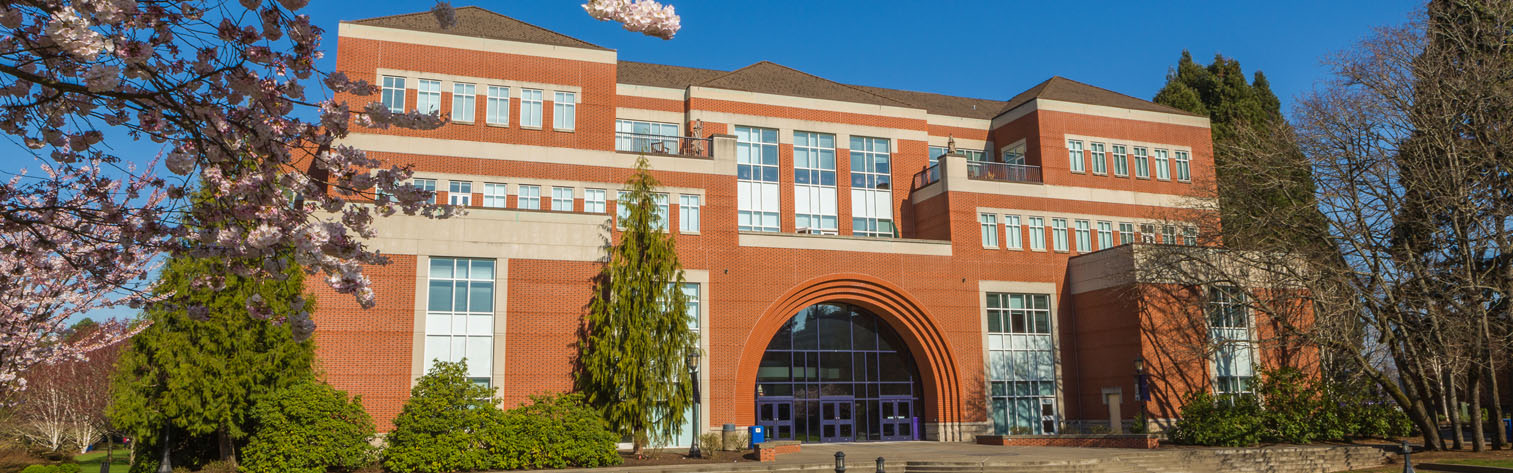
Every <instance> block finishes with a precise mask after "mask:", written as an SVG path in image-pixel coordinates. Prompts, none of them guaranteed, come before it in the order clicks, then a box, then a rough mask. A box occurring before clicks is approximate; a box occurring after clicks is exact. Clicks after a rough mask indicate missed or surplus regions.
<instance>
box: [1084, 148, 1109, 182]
mask: <svg viewBox="0 0 1513 473" xmlns="http://www.w3.org/2000/svg"><path fill="white" fill-rule="evenodd" d="M1088 147H1090V148H1092V154H1093V156H1092V161H1093V174H1098V175H1104V174H1108V155H1106V154H1104V152H1103V143H1093V144H1090V145H1088Z"/></svg>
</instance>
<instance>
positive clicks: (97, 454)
mask: <svg viewBox="0 0 1513 473" xmlns="http://www.w3.org/2000/svg"><path fill="white" fill-rule="evenodd" d="M115 452H116V455H115V461H112V462H110V473H126V472H127V470H130V469H131V463H129V462H128V461H127V460H129V459H130V458H131V452H130V451H129V450H127V449H124V448H121V447H119V446H117V447H116V448H115ZM74 461H76V462H79V467H80V468H79V471H80V472H81V473H99V471H100V464H101V463H105V451H104V450H95V451H93V452H89V453H86V454H83V455H79V456H76V457H74Z"/></svg>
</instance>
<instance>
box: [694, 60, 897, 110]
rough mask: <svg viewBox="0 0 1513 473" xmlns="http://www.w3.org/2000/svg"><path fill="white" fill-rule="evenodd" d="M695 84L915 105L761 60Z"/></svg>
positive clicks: (861, 101)
mask: <svg viewBox="0 0 1513 473" xmlns="http://www.w3.org/2000/svg"><path fill="white" fill-rule="evenodd" d="M694 85H697V86H700V87H710V88H715V89H726V90H740V91H745V92H757V93H763V94H774V95H787V96H790V97H806V98H812V99H825V100H838V101H842V102H854V103H866V104H873V105H887V106H892V107H912V106H913V105H912V104H909V103H905V102H901V101H898V100H894V99H891V98H888V97H884V96H881V95H878V94H874V93H872V92H868V91H865V90H862V89H859V88H856V87H852V86H849V85H846V84H842V83H839V82H835V81H832V80H830V79H826V78H823V77H819V76H816V75H813V74H809V73H806V72H803V71H799V70H797V69H793V68H791V67H787V66H783V65H780V64H777V63H773V62H771V61H762V62H758V63H756V64H752V65H750V66H746V67H743V68H740V69H736V70H734V71H731V72H729V73H727V74H725V75H722V76H719V77H715V78H713V79H709V80H706V81H703V82H699V83H697V84H694Z"/></svg>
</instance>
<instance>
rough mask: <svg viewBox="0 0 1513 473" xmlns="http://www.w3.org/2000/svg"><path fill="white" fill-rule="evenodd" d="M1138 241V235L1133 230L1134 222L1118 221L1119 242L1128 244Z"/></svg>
mask: <svg viewBox="0 0 1513 473" xmlns="http://www.w3.org/2000/svg"><path fill="white" fill-rule="evenodd" d="M1137 241H1140V235H1139V234H1138V233H1136V232H1135V223H1134V222H1119V244H1120V245H1129V244H1133V243H1135V242H1137Z"/></svg>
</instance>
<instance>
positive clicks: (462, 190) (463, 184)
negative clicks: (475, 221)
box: [447, 181, 473, 207]
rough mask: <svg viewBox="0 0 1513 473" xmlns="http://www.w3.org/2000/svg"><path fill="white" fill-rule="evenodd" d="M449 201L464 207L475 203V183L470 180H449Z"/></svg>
mask: <svg viewBox="0 0 1513 473" xmlns="http://www.w3.org/2000/svg"><path fill="white" fill-rule="evenodd" d="M447 203H449V204H452V205H461V206H464V207H466V206H469V205H473V183H472V182H469V181H451V182H448V183H447Z"/></svg>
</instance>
